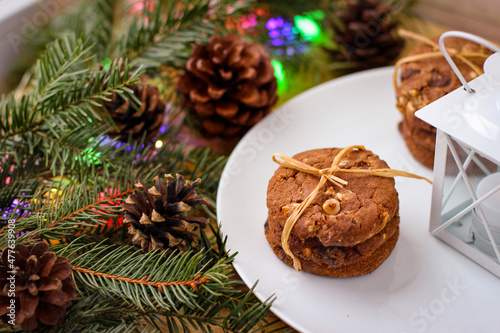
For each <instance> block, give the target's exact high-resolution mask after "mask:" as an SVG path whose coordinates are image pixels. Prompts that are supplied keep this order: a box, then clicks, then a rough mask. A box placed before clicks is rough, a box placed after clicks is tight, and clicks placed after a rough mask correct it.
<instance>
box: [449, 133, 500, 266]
mask: <svg viewBox="0 0 500 333" xmlns="http://www.w3.org/2000/svg"><path fill="white" fill-rule="evenodd" d="M447 138H448V145H447V155H446V171H445V177H444V182H443V198H442V206H441V224H445V223H447V224H449V225H448V227H446V229H445V230H446V231H448V232H449V233H451V234H453V235H454V236H455V237H457V238H458V239H460V240H462V241H463V242H465V243H467V244H469V245H471V246H472V247H475V248H477V249H478V250H480V251H481V252H483V253H485V254H487V255H488V256H491V257H492V259H494V260H496V261H497V262H498V259H497V258H496V255H495V252H494V248H493V246H492V244H491V241H490V239H489V237H488V235H487V233H486V230H485V228H484V225H483V223H482V220H481V218H480V217H479V216H480V215H481V214H480V213H479V212H478V210H479V209H480V208H478V207H479V205H478V204H477V202H476V201H477V200H478V197H481V195H480V194H479V195H478V191H477V190H478V186H479V184H480V182H481V181H482V180H483V179H484V178H485V177H487V176H488V175H491V174H493V173H496V172H498V171H500V167H499V165H497V164H496V163H495V162H493V161H491V160H489V159H488V158H486V157H483V156H481V155H480V154H479V153H477V151H475V150H474V149H472V148H470V147H469V146H467V145H465V144H463V143H461V142H459V141H457V140H455V139H454V138H452V137H449V136H448V137H447ZM475 202H476V204H475V205H474V203H475ZM474 207H476V208H474ZM483 216H484V215H483ZM451 220H453V221H454V222H452V223H451V224H450V221H451ZM490 220H493V219H491V218H490V219H488V220H487V221H488V225H489V226H490V230H491V232H492V233H493V234H496V231H497V230H495V229H494V228H493V227H494V224H495V223H494V222H495V221H490ZM498 222H500V221H498ZM497 236H498V241H497V243H498V244H499V245H500V230H498V235H497Z"/></svg>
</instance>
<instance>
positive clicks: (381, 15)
mask: <svg viewBox="0 0 500 333" xmlns="http://www.w3.org/2000/svg"><path fill="white" fill-rule="evenodd" d="M391 12H392V8H391V6H386V5H382V4H380V3H379V2H378V1H377V0H347V2H346V3H345V7H344V8H341V9H339V10H337V11H335V14H334V15H335V17H334V18H333V19H330V20H329V21H330V25H331V27H332V28H333V30H334V32H335V36H334V37H333V38H334V40H335V41H336V42H337V43H338V44H339V46H340V48H341V51H342V52H341V53H339V52H338V51H337V52H334V54H333V58H334V61H349V62H354V63H355V64H354V66H353V67H354V68H355V69H356V70H364V69H369V68H375V67H381V66H387V65H389V64H391V63H392V62H393V61H394V60H395V59H396V58H397V57H398V56H399V54H400V52H401V50H402V48H403V46H404V40H403V39H402V38H400V37H399V36H398V35H397V34H396V31H395V28H396V27H397V25H398V23H397V22H396V21H395V20H393V19H392V18H391V16H390V14H391Z"/></svg>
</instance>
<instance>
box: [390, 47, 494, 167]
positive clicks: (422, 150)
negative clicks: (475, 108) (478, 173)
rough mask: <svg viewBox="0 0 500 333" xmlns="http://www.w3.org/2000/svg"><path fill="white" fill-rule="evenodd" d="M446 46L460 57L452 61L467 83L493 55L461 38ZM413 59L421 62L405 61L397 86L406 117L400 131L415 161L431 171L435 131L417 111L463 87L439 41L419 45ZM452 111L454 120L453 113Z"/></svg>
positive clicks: (410, 54) (410, 55) (398, 103)
mask: <svg viewBox="0 0 500 333" xmlns="http://www.w3.org/2000/svg"><path fill="white" fill-rule="evenodd" d="M445 43H446V48H447V50H448V51H449V53H450V54H451V55H457V54H458V55H459V56H453V60H454V61H455V63H456V64H457V66H458V68H459V69H460V72H461V73H462V74H463V76H464V77H465V79H466V80H467V81H470V80H472V79H474V78H476V77H477V76H478V75H480V74H481V71H482V68H483V63H484V61H485V59H486V58H487V56H488V55H489V54H491V52H490V51H489V50H488V49H486V48H485V47H483V46H480V45H478V44H476V43H473V42H470V41H467V40H464V39H459V38H448V39H446V42H445ZM436 53H437V56H436ZM431 54H434V55H431ZM412 58H413V59H415V58H417V59H418V60H414V61H410V62H404V63H403V64H402V65H401V67H400V69H399V79H400V84H399V85H398V86H397V87H396V100H397V102H396V106H397V108H398V109H399V111H401V114H402V116H403V119H402V121H401V123H400V125H399V129H400V131H401V134H402V136H403V139H404V140H405V142H406V145H407V146H408V149H409V150H410V152H411V154H412V155H413V156H414V157H415V159H416V160H418V161H419V162H420V163H422V164H423V165H425V166H427V167H429V168H432V167H433V165H434V146H435V144H436V129H435V128H434V127H432V126H431V125H429V124H427V123H426V122H424V121H422V120H420V119H418V118H416V117H415V111H417V110H419V109H421V108H422V107H424V106H426V105H427V104H430V103H432V102H434V101H435V100H437V99H439V98H441V97H443V96H444V95H446V94H448V93H449V92H451V91H453V90H455V89H457V88H459V87H460V86H461V85H462V84H461V83H460V80H459V79H458V78H457V76H456V74H455V73H454V72H453V70H452V68H451V67H450V65H449V64H448V62H447V61H446V59H445V58H444V56H442V55H440V51H439V48H437V40H434V41H432V42H430V43H422V44H420V45H419V46H418V47H416V48H415V49H414V50H413V51H412V52H410V53H409V55H408V58H407V59H412ZM464 60H465V61H464ZM450 112H451V113H450V114H449V117H450V121H452V120H453V114H452V112H453V110H450Z"/></svg>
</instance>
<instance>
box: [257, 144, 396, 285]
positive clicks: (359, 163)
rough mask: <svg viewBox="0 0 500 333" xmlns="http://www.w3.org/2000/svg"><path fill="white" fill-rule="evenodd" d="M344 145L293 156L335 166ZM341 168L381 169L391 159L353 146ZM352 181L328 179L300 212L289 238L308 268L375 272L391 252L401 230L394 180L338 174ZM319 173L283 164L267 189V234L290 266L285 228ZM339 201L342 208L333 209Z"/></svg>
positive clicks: (324, 272) (321, 166)
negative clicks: (283, 240)
mask: <svg viewBox="0 0 500 333" xmlns="http://www.w3.org/2000/svg"><path fill="white" fill-rule="evenodd" d="M340 151H341V149H340V148H326V149H315V150H309V151H306V152H302V153H299V154H297V155H295V156H293V158H294V159H295V160H297V161H300V162H302V163H305V164H308V165H310V166H313V167H315V168H316V169H327V168H329V167H330V166H331V164H332V162H333V159H334V158H335V156H336V155H337V154H338V153H339V152H340ZM339 166H340V167H341V168H342V169H382V168H388V165H387V163H385V162H384V161H383V160H381V159H380V158H379V157H378V156H377V155H375V154H374V153H372V152H371V151H369V150H351V151H349V152H347V153H346V154H345V155H344V157H343V158H342V160H341V161H340V163H339ZM335 176H337V177H339V178H341V179H343V180H345V181H347V185H345V186H343V187H339V186H337V185H334V184H332V183H330V182H326V183H325V185H323V186H322V187H321V188H320V189H319V193H318V194H317V195H316V197H315V198H314V200H313V201H312V202H311V204H310V205H309V206H308V207H307V208H306V209H305V210H304V212H303V213H302V214H301V215H300V217H299V218H298V220H297V222H296V223H295V225H294V227H293V229H292V231H291V234H290V238H289V242H288V244H289V246H290V250H291V251H292V253H293V254H294V255H295V256H297V258H298V259H299V261H300V262H301V264H302V268H303V269H304V270H305V271H308V272H311V273H314V274H319V275H326V276H336V277H347V276H359V275H364V274H368V273H371V272H372V271H373V270H375V269H376V268H377V267H378V266H379V265H380V264H381V263H382V262H383V261H384V260H385V258H387V256H389V254H390V253H391V251H392V249H393V248H394V245H395V244H396V241H397V237H398V236H397V234H398V232H399V231H398V230H399V215H398V209H399V200H398V193H397V191H396V189H395V187H394V185H395V182H394V179H393V178H385V177H378V176H374V175H370V174H367V173H346V172H337V173H335ZM318 182H319V177H317V176H315V175H311V174H308V173H305V172H302V171H297V170H294V169H292V168H286V167H282V166H280V167H279V168H278V169H277V170H276V172H275V173H274V175H273V177H272V178H271V179H270V181H269V184H268V190H267V207H268V219H267V222H266V227H265V233H266V238H267V240H268V242H269V244H270V245H271V247H272V248H273V251H274V252H275V253H276V255H277V256H278V257H280V259H281V260H283V261H284V262H285V263H286V264H288V265H291V262H292V260H291V258H290V257H288V256H287V255H286V254H285V252H284V251H283V249H282V247H281V235H282V231H283V227H284V225H285V223H286V221H287V219H288V218H289V217H290V215H291V214H292V213H293V211H294V210H295V208H296V207H297V206H298V205H299V204H300V203H301V202H302V201H304V200H305V199H306V197H307V196H308V195H309V194H310V193H311V192H312V191H313V190H314V189H315V188H316V186H317V185H318ZM332 200H334V201H335V202H337V203H338V204H339V207H338V209H334V210H331V209H329V207H328V205H326V204H327V203H328V202H330V201H332Z"/></svg>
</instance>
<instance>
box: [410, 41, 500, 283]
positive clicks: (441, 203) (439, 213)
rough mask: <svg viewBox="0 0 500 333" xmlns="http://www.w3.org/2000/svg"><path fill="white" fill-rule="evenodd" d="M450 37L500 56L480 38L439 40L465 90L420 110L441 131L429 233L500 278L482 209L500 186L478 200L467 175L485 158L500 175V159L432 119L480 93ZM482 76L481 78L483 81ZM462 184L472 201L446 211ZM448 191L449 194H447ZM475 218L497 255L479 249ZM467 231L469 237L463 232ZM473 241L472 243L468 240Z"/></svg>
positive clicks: (498, 259) (497, 258) (498, 260)
mask: <svg viewBox="0 0 500 333" xmlns="http://www.w3.org/2000/svg"><path fill="white" fill-rule="evenodd" d="M448 37H459V38H464V39H468V40H471V41H474V42H476V43H478V44H482V45H484V46H486V47H488V48H489V49H491V50H493V51H494V52H499V53H500V47H498V46H497V45H495V44H493V43H491V42H489V41H487V40H485V39H483V38H480V37H478V36H475V35H472V34H469V33H465V32H461V31H448V32H446V33H444V34H443V35H441V37H440V39H439V46H440V48H441V51H442V53H443V55H444V57H445V58H446V60H447V61H448V63H449V64H450V66H451V67H452V69H453V71H454V72H455V74H456V75H457V77H458V78H459V80H460V82H461V83H462V84H463V88H462V87H460V88H458V89H457V90H455V91H454V92H452V93H450V94H449V95H453V96H444V97H442V98H440V99H439V100H438V101H439V102H438V101H436V102H438V103H436V102H433V103H430V104H429V105H428V106H426V107H424V108H422V109H420V110H419V111H417V112H416V113H415V115H416V116H417V117H419V118H420V119H422V120H424V121H426V122H428V123H430V124H431V125H433V126H434V127H436V130H437V131H436V132H437V133H436V147H435V158H434V174H433V187H432V200H431V211H430V221H429V231H430V233H431V234H432V235H433V236H435V237H437V238H439V239H441V240H442V241H444V242H445V243H447V244H448V245H450V246H451V247H453V248H455V249H456V250H458V251H459V252H461V253H462V254H464V255H465V256H467V257H469V258H470V259H471V260H473V261H475V262H476V263H478V264H479V265H481V266H483V267H484V268H486V269H487V270H489V271H490V272H492V273H493V274H495V275H496V276H498V277H500V248H499V246H498V244H499V243H498V242H499V240H497V241H495V238H494V236H493V234H492V231H491V228H490V225H489V224H488V221H487V220H486V217H485V215H484V212H483V209H482V207H481V205H480V204H481V203H482V202H483V201H484V200H486V199H487V198H489V197H490V196H491V195H493V194H495V193H496V192H498V191H500V185H498V186H496V187H495V188H493V189H492V190H490V191H489V192H488V193H486V194H485V195H482V196H481V197H479V198H478V196H477V193H476V191H475V189H474V188H473V187H472V185H471V181H470V179H469V176H470V175H468V173H467V171H466V170H467V168H468V167H469V165H470V164H471V163H479V162H478V158H484V159H486V160H488V161H490V162H492V163H493V164H492V165H494V166H496V169H497V170H496V171H491V170H489V172H490V173H495V172H498V171H500V161H499V160H498V158H495V157H494V156H490V155H488V153H487V152H486V151H485V149H478V147H474V145H473V144H471V143H469V142H466V141H467V140H468V139H469V138H470V139H471V142H473V143H474V142H475V143H478V142H479V143H483V142H484V141H483V142H482V141H481V140H479V141H478V140H472V139H473V135H462V137H461V139H460V138H457V137H456V136H455V135H453V134H451V133H450V132H452V131H450V130H449V128H448V129H447V128H440V126H439V124H440V121H437V120H436V118H434V119H433V118H432V117H436V116H435V114H432V112H429V111H431V110H432V111H434V110H436V109H437V108H442V107H445V106H446V103H447V102H448V100H449V102H451V101H452V100H454V101H455V105H457V101H458V100H459V99H456V98H455V96H457V95H459V94H462V95H463V93H464V92H463V91H461V90H462V89H463V90H466V91H467V95H472V94H475V93H476V91H475V90H474V89H473V88H471V86H470V85H469V83H468V82H467V81H466V80H465V79H464V77H463V75H462V74H461V73H460V71H459V69H458V67H457V66H456V64H455V63H454V61H453V59H452V58H451V57H450V55H449V54H448V51H447V50H446V48H445V45H444V41H445V39H446V38H448ZM497 55H499V54H497ZM497 55H495V56H497ZM490 57H492V56H490ZM488 59H489V58H488ZM481 76H483V75H481ZM481 76H480V77H479V78H481ZM479 78H476V79H474V80H473V81H471V84H472V82H474V81H476V80H478V79H479ZM475 87H476V89H479V87H481V85H479V86H478V85H475ZM499 91H500V90H499ZM447 98H448V100H447ZM462 101H463V99H462ZM497 104H498V102H497ZM497 108H500V106H497ZM495 125H496V124H495ZM498 127H500V124H498ZM462 134H463V133H462ZM469 134H470V133H469ZM499 145H500V143H499ZM457 146H458V147H460V148H461V149H462V150H463V151H464V152H465V153H466V156H467V157H466V158H465V159H464V161H462V159H461V158H460V156H459V154H458V151H457ZM486 150H488V149H486ZM488 152H491V150H489V151H488ZM450 153H451V154H450ZM450 155H451V156H450ZM495 156H496V155H495ZM449 158H451V159H452V160H453V161H454V162H455V164H456V166H457V168H458V172H457V173H455V174H456V176H455V178H454V180H453V181H452V185H451V187H450V188H445V181H446V180H450V179H451V178H453V177H451V178H450V177H448V179H446V177H447V166H449V165H450V164H449V162H450V160H448V159H449ZM448 171H449V170H448ZM483 171H484V169H483ZM484 173H485V176H484V177H486V176H487V175H488V170H487V171H484ZM484 177H483V178H484ZM458 182H462V183H461V185H465V188H466V192H468V194H469V195H470V198H469V199H468V200H467V201H464V202H461V203H460V205H458V206H457V207H456V208H455V209H453V210H452V211H448V212H446V211H445V210H444V208H445V207H446V205H447V203H448V199H449V198H450V196H452V195H453V193H452V191H454V190H456V188H455V185H456V184H457V183H458ZM461 189H462V191H463V190H464V187H463V186H462V188H461ZM445 191H447V192H446V193H444V192H445ZM470 199H472V201H470ZM476 215H477V218H476ZM474 218H476V219H477V220H479V222H481V223H482V225H483V226H484V229H485V231H486V234H487V236H488V238H489V239H488V240H489V242H491V244H489V245H491V246H492V248H493V253H492V254H493V255H492V254H491V253H490V254H486V253H485V252H484V250H481V249H480V248H479V247H478V246H476V241H475V237H476V238H477V237H478V236H477V235H474V234H473V232H472V219H474ZM457 222H458V223H457ZM459 227H461V228H462V231H461V233H462V234H459V232H457V230H459ZM464 230H465V234H464V232H463V231H464ZM467 232H469V234H467ZM469 237H470V239H468V238H469Z"/></svg>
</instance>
